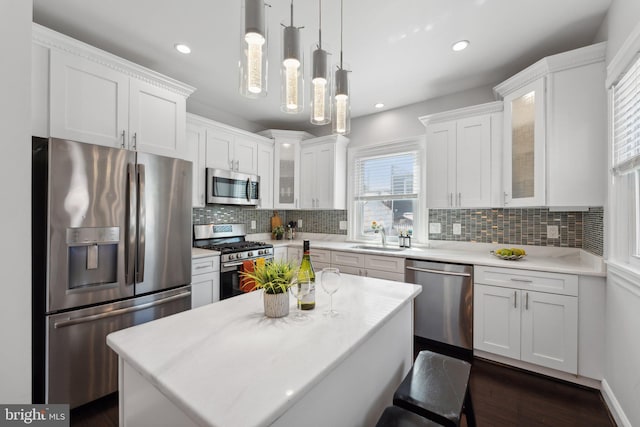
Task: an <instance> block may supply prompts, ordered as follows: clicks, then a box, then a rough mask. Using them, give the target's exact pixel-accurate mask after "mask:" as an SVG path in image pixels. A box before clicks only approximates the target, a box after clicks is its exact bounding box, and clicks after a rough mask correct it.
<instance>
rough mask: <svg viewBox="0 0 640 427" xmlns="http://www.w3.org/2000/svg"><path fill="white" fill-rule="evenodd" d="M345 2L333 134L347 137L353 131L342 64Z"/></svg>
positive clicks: (345, 74)
mask: <svg viewBox="0 0 640 427" xmlns="http://www.w3.org/2000/svg"><path fill="white" fill-rule="evenodd" d="M343 15H344V5H343V0H340V66H338V69H337V70H336V83H335V94H334V96H333V104H334V105H333V124H332V127H331V128H332V130H333V133H337V134H340V135H347V134H348V133H349V132H350V131H351V101H350V99H349V73H350V71H348V70H345V69H344V66H343V63H342V35H343V28H342V27H343V23H342V20H343Z"/></svg>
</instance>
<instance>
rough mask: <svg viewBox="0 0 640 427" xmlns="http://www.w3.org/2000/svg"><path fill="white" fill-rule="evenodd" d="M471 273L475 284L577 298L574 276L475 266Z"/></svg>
mask: <svg viewBox="0 0 640 427" xmlns="http://www.w3.org/2000/svg"><path fill="white" fill-rule="evenodd" d="M473 272H474V273H473V275H474V279H473V280H474V282H475V283H483V284H485V285H496V286H504V287H509V288H517V289H525V290H535V291H540V292H547V293H551V294H562V295H572V296H578V276H577V275H575V274H563V273H548V272H545V271H533V270H518V269H513V268H500V267H486V266H475V268H474V270H473Z"/></svg>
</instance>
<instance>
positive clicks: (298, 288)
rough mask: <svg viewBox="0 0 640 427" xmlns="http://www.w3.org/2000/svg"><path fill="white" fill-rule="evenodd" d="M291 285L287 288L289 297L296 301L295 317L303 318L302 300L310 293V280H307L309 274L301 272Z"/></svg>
mask: <svg viewBox="0 0 640 427" xmlns="http://www.w3.org/2000/svg"><path fill="white" fill-rule="evenodd" d="M294 280H295V281H294V283H293V285H291V286H290V287H289V290H290V291H291V295H293V297H294V298H295V299H296V307H298V309H297V310H296V313H297V314H296V317H304V315H303V314H302V298H304V297H305V296H306V295H308V294H309V292H311V280H310V279H309V272H308V271H302V272H300V274H299V275H298V277H297V278H296V279H294Z"/></svg>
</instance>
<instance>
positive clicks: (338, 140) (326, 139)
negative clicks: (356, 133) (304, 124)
mask: <svg viewBox="0 0 640 427" xmlns="http://www.w3.org/2000/svg"><path fill="white" fill-rule="evenodd" d="M326 143H333V144H337V145H344V146H346V145H347V144H349V138H347V137H345V136H342V135H327V136H319V137H317V138H309V139H305V140H303V141H301V142H300V145H301V146H303V147H307V146H310V145H319V144H326Z"/></svg>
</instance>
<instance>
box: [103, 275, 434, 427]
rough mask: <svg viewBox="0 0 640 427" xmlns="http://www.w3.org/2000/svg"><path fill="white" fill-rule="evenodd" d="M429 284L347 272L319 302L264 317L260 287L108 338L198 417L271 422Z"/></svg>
mask: <svg viewBox="0 0 640 427" xmlns="http://www.w3.org/2000/svg"><path fill="white" fill-rule="evenodd" d="M421 290H422V288H421V287H420V286H417V285H411V284H407V283H398V282H392V281H387V280H381V279H372V278H366V277H358V276H351V275H342V283H341V286H340V289H339V290H338V292H337V293H336V294H334V296H333V305H334V309H336V310H337V311H338V312H339V313H340V314H339V315H338V316H336V317H327V316H325V315H324V314H323V311H324V310H326V309H327V308H328V306H329V296H328V295H327V294H325V293H324V292H323V291H322V290H321V289H320V287H319V286H318V287H317V288H316V309H315V310H312V311H305V312H304V313H305V315H306V317H305V318H302V319H301V320H299V319H297V318H296V317H295V308H294V307H295V300H294V299H293V298H291V307H292V311H291V313H290V314H289V316H287V317H284V318H280V319H270V318H267V317H265V316H264V314H263V307H262V293H261V292H252V293H248V294H246V295H241V296H238V297H235V298H230V299H226V300H223V301H220V302H218V303H216V304H208V305H206V306H203V307H199V308H197V309H194V310H190V311H186V312H182V313H178V314H176V315H173V316H169V317H165V318H161V319H158V320H155V321H153V322H149V323H145V324H142V325H138V326H135V327H132V328H128V329H125V330H121V331H118V332H114V333H112V334H110V335H109V336H108V337H107V343H108V345H109V346H110V347H111V348H113V349H114V350H115V351H116V353H118V355H119V356H120V357H122V358H123V359H124V360H126V361H127V362H128V363H129V364H130V365H132V367H133V368H134V369H136V370H137V371H138V372H139V373H140V374H141V375H142V376H144V377H145V378H146V379H147V380H148V381H150V382H151V383H152V384H153V385H154V386H155V387H156V388H158V390H160V391H161V392H162V393H163V394H164V395H165V396H167V397H168V398H169V399H170V400H171V401H173V402H174V403H175V404H176V405H177V406H178V407H179V408H180V409H181V410H183V411H184V412H185V413H186V414H187V415H188V416H189V417H191V418H192V419H193V420H194V421H196V422H197V423H198V424H202V425H210V426H231V425H233V426H237V427H242V426H267V425H269V424H271V423H273V422H274V421H275V420H276V419H277V418H278V417H279V416H280V415H282V414H283V413H284V412H285V411H286V410H287V409H288V408H289V407H291V406H292V405H293V404H294V403H295V402H297V401H298V400H299V399H300V398H301V397H302V396H304V394H306V392H307V391H309V390H310V389H311V388H312V387H313V386H314V385H315V384H317V383H318V382H319V381H320V380H321V379H322V378H323V377H324V376H325V375H326V374H327V373H328V372H330V371H331V370H332V369H333V368H335V367H336V366H337V365H338V364H339V363H340V362H341V361H342V360H344V359H345V358H346V357H347V356H348V355H349V354H351V353H352V352H353V351H355V349H356V348H357V347H358V346H359V345H360V344H361V343H362V342H364V341H365V340H366V339H367V338H368V337H369V336H370V335H371V334H373V332H374V331H375V330H377V329H378V328H380V327H381V326H382V325H383V324H385V323H386V322H387V321H388V320H389V319H390V318H392V317H393V315H394V314H395V313H397V312H398V311H399V310H400V309H401V308H402V307H403V306H404V305H405V304H408V303H410V301H411V300H412V299H413V298H415V296H416V295H418V294H419V293H420V292H421ZM318 410H323V409H321V408H318Z"/></svg>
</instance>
